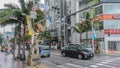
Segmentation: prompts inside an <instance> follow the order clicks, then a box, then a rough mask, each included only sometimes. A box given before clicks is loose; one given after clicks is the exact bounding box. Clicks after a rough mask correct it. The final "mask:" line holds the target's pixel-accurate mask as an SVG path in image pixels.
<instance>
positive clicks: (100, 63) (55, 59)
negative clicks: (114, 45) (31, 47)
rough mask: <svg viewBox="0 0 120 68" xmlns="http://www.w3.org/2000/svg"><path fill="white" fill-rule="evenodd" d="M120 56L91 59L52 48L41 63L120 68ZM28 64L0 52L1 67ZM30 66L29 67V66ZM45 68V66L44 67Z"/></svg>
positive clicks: (22, 67)
mask: <svg viewBox="0 0 120 68" xmlns="http://www.w3.org/2000/svg"><path fill="white" fill-rule="evenodd" d="M119 61H120V56H105V55H100V56H95V57H94V58H92V59H89V60H79V59H77V58H71V57H62V56H61V54H60V51H56V50H52V51H51V56H50V57H43V58H42V62H41V65H44V66H46V67H47V68H120V62H119ZM26 67H27V64H26V63H25V62H22V61H18V60H13V58H12V55H11V54H9V55H7V56H6V55H5V53H2V52H0V68H26ZM28 68H29V67H28ZM42 68H44V67H42Z"/></svg>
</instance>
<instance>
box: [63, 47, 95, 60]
mask: <svg viewBox="0 0 120 68" xmlns="http://www.w3.org/2000/svg"><path fill="white" fill-rule="evenodd" d="M61 54H62V56H70V57H77V58H78V59H90V58H92V57H94V54H93V52H92V51H90V50H87V49H85V48H82V47H81V46H79V45H76V46H66V47H64V49H63V50H62V51H61Z"/></svg>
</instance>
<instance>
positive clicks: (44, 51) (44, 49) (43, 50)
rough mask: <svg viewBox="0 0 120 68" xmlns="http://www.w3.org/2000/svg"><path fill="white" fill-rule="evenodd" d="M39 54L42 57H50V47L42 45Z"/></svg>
mask: <svg viewBox="0 0 120 68" xmlns="http://www.w3.org/2000/svg"><path fill="white" fill-rule="evenodd" d="M39 53H40V55H41V57H42V56H47V57H50V47H49V46H48V45H40V46H39Z"/></svg>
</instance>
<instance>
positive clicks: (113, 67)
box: [96, 63, 117, 68]
mask: <svg viewBox="0 0 120 68" xmlns="http://www.w3.org/2000/svg"><path fill="white" fill-rule="evenodd" d="M96 65H99V66H105V67H109V68H117V67H115V66H111V65H105V64H101V63H97V64H96Z"/></svg>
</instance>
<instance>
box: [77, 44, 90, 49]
mask: <svg viewBox="0 0 120 68" xmlns="http://www.w3.org/2000/svg"><path fill="white" fill-rule="evenodd" d="M86 48H91V47H90V46H88V45H85V44H81V45H79V46H78V47H77V49H79V50H83V49H86Z"/></svg>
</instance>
